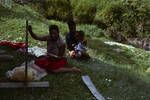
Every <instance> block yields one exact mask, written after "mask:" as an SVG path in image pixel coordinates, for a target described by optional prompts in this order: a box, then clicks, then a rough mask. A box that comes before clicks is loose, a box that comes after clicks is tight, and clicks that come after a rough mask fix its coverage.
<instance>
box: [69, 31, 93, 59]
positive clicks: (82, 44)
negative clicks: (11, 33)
mask: <svg viewBox="0 0 150 100" xmlns="http://www.w3.org/2000/svg"><path fill="white" fill-rule="evenodd" d="M75 37H76V40H77V44H76V45H75V46H74V50H72V51H70V52H69V55H70V57H72V58H82V59H87V58H90V56H89V55H88V54H87V52H86V51H87V48H86V44H87V41H86V40H85V39H84V32H83V31H77V32H76V34H75Z"/></svg>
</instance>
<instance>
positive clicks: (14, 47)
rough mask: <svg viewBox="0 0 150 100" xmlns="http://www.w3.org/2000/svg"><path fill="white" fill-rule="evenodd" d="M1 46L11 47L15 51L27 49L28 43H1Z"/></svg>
mask: <svg viewBox="0 0 150 100" xmlns="http://www.w3.org/2000/svg"><path fill="white" fill-rule="evenodd" d="M0 46H9V47H11V48H13V49H20V48H25V47H26V43H23V42H10V41H0Z"/></svg>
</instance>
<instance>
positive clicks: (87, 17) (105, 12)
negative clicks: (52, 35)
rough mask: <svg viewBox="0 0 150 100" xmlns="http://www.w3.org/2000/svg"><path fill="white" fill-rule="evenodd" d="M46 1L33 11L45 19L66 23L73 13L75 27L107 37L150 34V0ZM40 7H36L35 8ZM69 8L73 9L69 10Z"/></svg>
mask: <svg viewBox="0 0 150 100" xmlns="http://www.w3.org/2000/svg"><path fill="white" fill-rule="evenodd" d="M70 2H71V5H70V4H69V3H68V1H67V0H45V1H42V2H41V3H39V4H36V3H35V8H38V9H39V11H41V12H42V13H43V15H45V16H46V17H48V18H53V19H57V20H63V21H66V20H67V19H68V16H69V15H68V14H69V11H70V10H72V12H73V15H74V19H75V21H76V22H77V23H88V24H89V23H94V24H97V25H98V26H99V27H102V28H107V30H115V31H114V32H112V31H109V33H118V32H119V33H121V34H124V35H126V36H127V37H148V36H149V34H148V33H149V32H150V28H149V25H150V20H149V19H150V13H149V12H150V1H149V0H94V1H93V0H70ZM38 5H39V6H38ZM70 6H72V9H70Z"/></svg>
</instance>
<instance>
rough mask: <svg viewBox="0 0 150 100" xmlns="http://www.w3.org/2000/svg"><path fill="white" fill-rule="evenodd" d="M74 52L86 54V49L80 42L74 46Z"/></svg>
mask: <svg viewBox="0 0 150 100" xmlns="http://www.w3.org/2000/svg"><path fill="white" fill-rule="evenodd" d="M75 51H81V52H86V47H85V45H84V44H82V43H81V42H79V43H78V44H77V45H76V46H75Z"/></svg>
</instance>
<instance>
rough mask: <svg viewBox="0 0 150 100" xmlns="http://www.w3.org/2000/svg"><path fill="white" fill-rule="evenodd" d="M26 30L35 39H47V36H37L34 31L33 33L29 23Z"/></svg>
mask: <svg viewBox="0 0 150 100" xmlns="http://www.w3.org/2000/svg"><path fill="white" fill-rule="evenodd" d="M28 31H29V33H30V35H31V36H32V38H34V39H35V40H40V41H47V40H48V36H37V35H36V34H35V33H33V31H32V27H31V26H30V25H29V26H28Z"/></svg>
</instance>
